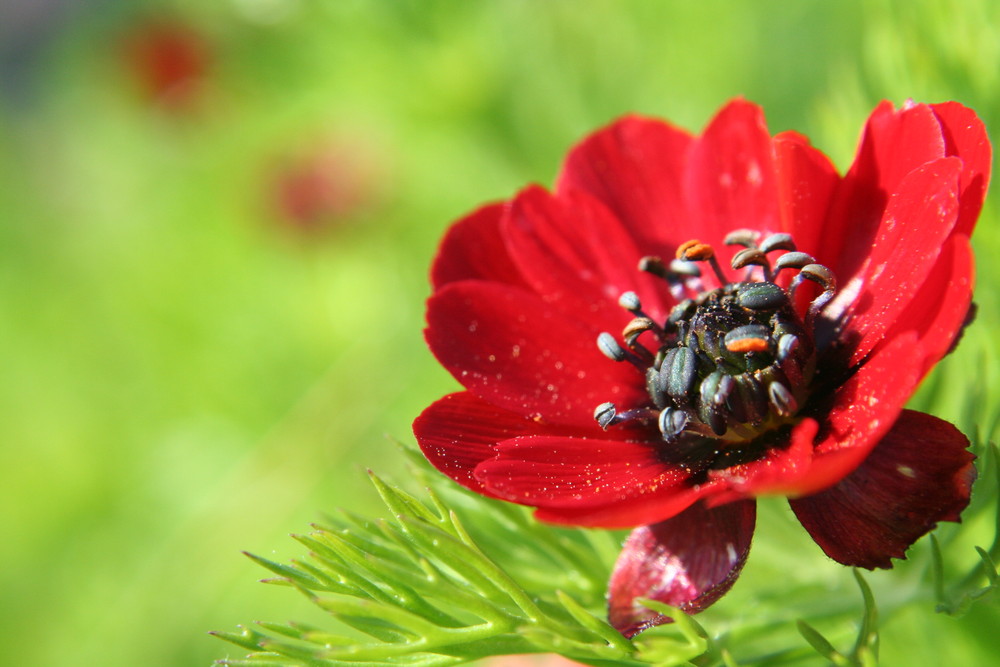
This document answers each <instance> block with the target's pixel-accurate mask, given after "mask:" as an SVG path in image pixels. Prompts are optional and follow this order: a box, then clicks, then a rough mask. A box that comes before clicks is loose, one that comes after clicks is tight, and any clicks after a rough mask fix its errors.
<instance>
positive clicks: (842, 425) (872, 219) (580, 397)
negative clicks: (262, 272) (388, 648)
mask: <svg viewBox="0 0 1000 667" xmlns="http://www.w3.org/2000/svg"><path fill="white" fill-rule="evenodd" d="M990 161H991V149H990V145H989V141H988V139H987V137H986V134H985V131H984V128H983V125H982V123H981V122H980V121H979V119H978V118H977V117H976V115H975V114H974V113H973V112H972V111H970V110H969V109H967V108H965V107H963V106H961V105H959V104H956V103H945V104H935V105H924V104H913V103H907V104H906V105H904V106H903V108H901V109H894V108H893V106H892V105H891V104H890V103H887V102H883V103H882V104H880V105H879V106H878V107H877V108H876V109H875V110H874V111H873V112H872V114H871V116H870V118H869V119H868V122H867V125H866V127H865V130H864V133H863V136H862V139H861V143H860V147H859V149H858V153H857V156H856V158H855V160H854V163H853V164H852V166H851V167H850V169H849V170H848V171H847V173H846V174H845V175H844V176H840V175H839V174H838V173H837V172H836V170H835V169H834V167H833V166H832V164H831V163H830V161H829V160H828V159H827V157H826V156H824V155H823V154H822V153H821V152H819V151H818V150H816V149H815V148H813V147H812V146H811V145H810V144H809V142H808V140H807V139H806V138H805V137H803V136H801V135H799V134H796V133H792V132H784V133H781V134H778V135H777V136H774V137H772V136H771V135H770V134H769V132H768V130H767V127H766V125H765V122H764V117H763V114H762V112H761V110H760V109H759V108H758V107H756V106H754V105H753V104H750V103H748V102H746V101H743V100H735V101H733V102H731V103H729V104H728V105H726V106H725V107H724V108H723V109H722V110H721V111H720V112H719V113H718V114H717V115H716V116H715V118H714V119H713V120H712V121H711V122H710V123H709V124H708V126H707V127H706V128H705V131H704V132H703V134H702V135H701V136H692V135H690V134H688V133H687V132H685V131H683V130H681V129H678V128H676V127H673V126H671V125H669V124H666V123H664V122H662V121H658V120H654V119H648V118H642V117H638V116H630V117H626V118H623V119H621V120H618V121H616V122H614V123H612V124H611V125H610V126H608V127H606V128H604V129H602V130H599V131H598V132H596V133H595V134H593V135H592V136H590V137H589V138H587V139H586V140H584V141H583V142H582V143H581V144H580V145H578V146H577V147H575V148H574V149H573V150H572V151H571V152H570V154H569V156H568V158H567V159H566V161H565V163H564V165H563V168H562V171H561V174H560V176H559V178H558V181H557V184H556V187H555V190H554V192H548V191H546V190H544V189H542V188H540V187H537V186H532V187H528V188H526V189H524V190H522V191H521V192H520V193H518V194H517V195H516V196H515V197H514V198H513V199H511V200H510V201H507V202H502V203H497V204H492V205H488V206H485V207H483V208H481V209H479V210H478V211H475V212H474V213H472V214H471V215H469V216H468V217H466V218H464V219H462V220H460V221H458V222H457V223H456V224H455V225H454V226H453V227H452V228H451V229H450V230H449V232H448V233H447V235H446V236H445V238H444V240H443V242H442V244H441V248H440V251H439V253H438V256H437V259H436V260H435V263H434V266H433V270H432V272H431V278H432V283H433V288H434V293H433V295H432V296H431V297H430V299H429V301H428V306H427V322H428V327H427V329H426V332H425V333H426V338H427V341H428V343H429V345H430V348H431V350H432V351H433V352H434V354H435V355H436V357H437V358H438V360H439V361H440V362H441V363H442V364H443V365H444V366H445V367H446V368H447V369H448V370H449V371H450V372H451V373H452V374H453V375H454V376H455V378H456V379H457V380H458V381H459V382H460V383H461V384H462V385H463V386H464V387H465V389H466V391H463V392H460V393H456V394H451V395H449V396H446V397H444V398H443V399H441V400H439V401H438V402H436V403H434V404H433V405H431V406H430V407H429V408H428V409H427V410H426V411H425V412H424V413H423V414H422V415H421V416H420V417H419V418H418V419H417V420H416V422H415V423H414V431H415V434H416V437H417V439H418V441H419V443H420V446H421V448H422V450H423V452H424V454H425V455H426V456H427V457H428V459H429V460H430V461H431V462H432V463H433V464H434V465H435V466H436V467H437V468H439V469H440V470H441V471H442V472H444V473H446V474H447V475H449V476H451V477H452V478H453V479H454V480H456V481H457V482H459V483H460V484H463V485H464V486H466V487H468V488H470V489H473V490H475V491H477V492H479V493H482V494H484V495H487V496H491V497H495V498H501V499H504V500H508V501H511V502H516V503H521V504H524V505H529V506H532V507H535V508H537V510H536V516H537V517H538V518H539V519H542V520H544V521H549V522H554V523H560V524H569V525H578V526H595V527H606V528H624V527H635V526H638V528H636V529H635V530H634V531H633V532H632V534H631V536H630V537H629V538H628V540H627V542H626V544H625V546H624V549H623V551H622V554H621V556H620V557H619V560H618V563H617V564H616V567H615V571H614V573H613V575H612V578H611V582H610V586H609V617H610V620H611V623H612V624H613V625H614V626H615V627H616V628H618V629H619V630H620V631H621V632H622V633H623V634H625V635H626V636H630V637H631V636H633V635H635V634H636V633H638V632H640V631H642V630H644V629H646V628H648V627H651V626H653V625H658V624H660V623H663V622H666V621H668V620H669V619H667V618H665V617H663V616H662V615H658V614H656V613H654V612H651V611H649V610H648V609H646V608H644V607H642V606H641V605H638V604H637V603H636V602H635V599H636V598H640V597H646V598H652V599H656V600H660V601H663V602H666V603H668V604H671V605H674V606H678V607H680V608H682V609H684V610H686V611H688V612H697V611H700V610H701V609H704V608H705V607H707V606H708V605H710V604H712V603H713V602H714V601H715V600H716V599H718V598H719V597H720V596H721V595H722V594H724V593H725V592H726V591H727V590H729V588H730V587H731V586H732V584H733V582H734V581H735V579H736V577H737V576H738V574H739V571H740V569H741V568H742V566H743V563H744V562H745V560H746V557H747V554H748V551H749V548H750V541H751V538H752V535H753V530H754V524H755V519H756V505H755V501H754V498H755V497H756V496H758V495H762V494H783V495H787V496H789V497H790V499H791V500H790V503H791V507H792V509H793V511H794V512H795V514H796V516H797V517H798V518H799V520H800V521H801V523H802V525H803V526H804V527H805V528H806V530H807V531H809V533H810V535H812V537H813V538H814V539H815V541H816V542H817V543H818V544H819V545H820V547H821V548H822V549H823V550H824V551H825V552H826V553H827V555H829V556H830V557H831V558H833V559H835V560H837V561H839V562H841V563H844V564H847V565H855V566H860V567H865V568H874V567H891V560H890V559H891V558H902V557H903V556H904V552H905V550H906V549H907V548H908V547H909V546H910V545H911V544H912V543H913V542H914V541H915V540H916V539H917V538H919V537H920V536H922V535H923V534H925V533H926V532H927V531H929V530H930V529H931V528H933V526H934V525H935V524H936V523H937V522H938V521H944V520H948V521H957V520H958V518H959V513H960V512H961V511H962V509H964V508H965V506H966V505H967V504H968V500H969V492H970V487H971V484H972V481H973V479H974V477H975V469H974V468H973V465H972V459H973V457H972V455H971V454H970V453H969V452H967V451H966V448H967V446H968V444H969V443H968V440H967V439H966V438H965V436H963V435H962V434H961V433H960V432H959V431H958V430H957V429H956V428H955V427H954V426H952V425H951V424H949V423H947V422H944V421H942V420H940V419H937V418H935V417H932V416H930V415H926V414H922V413H919V412H914V411H910V410H905V409H904V408H903V406H904V404H905V403H906V401H907V399H908V398H909V397H910V396H911V394H912V393H913V391H914V390H915V388H916V386H917V384H918V383H919V382H920V380H921V379H922V378H923V377H924V375H926V373H927V372H928V371H929V370H930V369H931V368H932V367H933V365H934V364H935V363H936V362H937V361H938V360H939V359H941V357H942V356H944V355H945V354H946V353H947V352H948V351H949V349H950V348H951V347H952V345H953V343H954V342H955V341H956V338H957V336H958V335H959V333H960V330H961V329H962V326H963V323H964V322H965V321H966V318H967V315H968V314H969V311H970V304H971V296H972V284H973V259H972V253H971V251H970V247H969V234H970V233H971V232H972V229H973V226H974V225H975V222H976V218H977V217H978V214H979V211H980V208H981V206H982V202H983V198H984V195H985V192H986V189H987V184H988V181H989V173H990ZM692 239H698V240H692ZM723 253H725V255H726V259H729V260H730V261H729V262H728V263H727V262H720V259H721V258H722V257H721V255H722V254H723ZM675 254H676V259H669V258H668V259H662V258H663V257H669V256H673V255H675ZM637 267H638V268H637ZM613 331H621V332H622V333H621V335H620V337H616V336H614V335H612V334H611V333H608V332H613ZM595 341H596V344H595ZM615 361H619V362H621V363H615ZM595 408H596V410H595Z"/></svg>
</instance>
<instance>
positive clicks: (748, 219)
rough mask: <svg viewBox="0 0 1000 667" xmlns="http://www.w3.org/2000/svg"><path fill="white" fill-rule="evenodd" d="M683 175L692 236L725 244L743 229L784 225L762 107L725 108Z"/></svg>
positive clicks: (735, 104) (697, 146)
mask: <svg viewBox="0 0 1000 667" xmlns="http://www.w3.org/2000/svg"><path fill="white" fill-rule="evenodd" d="M685 176H686V179H687V188H688V193H689V194H690V202H691V211H692V213H691V215H692V218H691V220H690V221H688V225H687V229H689V230H690V232H689V235H690V236H691V237H696V238H699V239H701V240H702V241H705V242H706V243H712V244H716V245H718V246H721V245H722V239H723V237H725V235H726V233H727V232H730V231H732V230H734V229H739V228H741V227H749V228H751V229H757V230H760V231H778V230H780V229H781V219H780V218H781V214H780V212H779V210H778V184H777V177H776V175H775V165H774V153H773V146H772V143H771V135H770V134H769V133H768V131H767V124H766V123H765V122H764V113H763V112H762V111H761V109H760V107H758V106H756V105H754V104H751V103H749V102H747V101H745V100H734V101H733V102H730V103H729V104H728V105H726V106H725V107H723V109H722V110H721V111H719V113H718V114H717V115H716V116H715V118H713V119H712V121H711V122H710V123H709V124H708V127H706V128H705V133H704V134H703V135H702V137H701V138H700V139H699V140H698V142H697V143H696V144H695V147H694V149H693V150H692V151H691V159H690V162H689V168H688V171H687V173H686V174H685ZM734 277H735V276H734Z"/></svg>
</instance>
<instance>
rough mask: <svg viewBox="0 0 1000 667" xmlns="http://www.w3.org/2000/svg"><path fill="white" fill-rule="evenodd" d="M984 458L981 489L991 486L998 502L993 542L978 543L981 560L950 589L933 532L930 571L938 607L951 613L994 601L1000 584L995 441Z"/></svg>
mask: <svg viewBox="0 0 1000 667" xmlns="http://www.w3.org/2000/svg"><path fill="white" fill-rule="evenodd" d="M984 458H985V460H984V461H983V462H982V463H981V464H980V469H981V470H983V471H984V473H985V474H984V477H985V479H980V480H979V487H978V490H979V491H984V489H983V487H984V486H988V487H989V489H990V490H991V491H992V493H991V494H990V495H991V496H992V498H994V499H995V502H996V504H997V508H996V514H995V516H994V519H993V521H994V537H993V543H992V544H991V545H990V547H989V549H984V548H982V547H981V546H978V545H977V546H976V547H975V549H976V553H977V554H978V556H979V562H978V563H976V564H975V565H974V566H973V568H972V569H971V570H970V571H969V572H968V573H967V574H966V575H965V577H964V578H963V579H962V580H961V581H960V582H958V583H957V584H955V585H954V586H952V587H951V589H950V590H949V589H948V587H947V584H946V582H945V580H944V556H943V555H942V553H941V545H940V543H939V542H938V539H937V538H936V537H935V536H934V535H933V534H932V535H931V548H932V558H933V562H932V570H931V571H932V574H933V583H934V593H935V597H936V599H937V607H936V610H937V611H939V612H941V613H945V614H948V615H949V616H964V615H965V614H966V613H967V612H968V611H969V608H970V607H971V606H972V605H973V604H974V603H976V602H980V601H991V600H992V601H994V602H995V600H996V598H995V597H994V593H995V592H996V590H997V587H998V586H1000V574H998V573H997V567H996V560H997V558H998V557H1000V494H998V493H997V487H1000V449H998V448H997V446H996V445H995V444H990V446H989V448H987V449H986V456H985V457H984ZM975 509H976V508H973V510H975ZM969 514H970V515H974V514H975V512H974V511H971V512H969ZM983 579H985V580H986V582H985V585H983V584H982V583H981V582H982V580H983Z"/></svg>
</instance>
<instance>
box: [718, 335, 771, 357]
mask: <svg viewBox="0 0 1000 667" xmlns="http://www.w3.org/2000/svg"><path fill="white" fill-rule="evenodd" d="M767 347H768V342H767V340H766V339H764V338H741V339H740V340H734V341H731V342H729V343H726V349H727V350H729V351H730V352H736V353H738V354H746V353H747V352H766V351H767Z"/></svg>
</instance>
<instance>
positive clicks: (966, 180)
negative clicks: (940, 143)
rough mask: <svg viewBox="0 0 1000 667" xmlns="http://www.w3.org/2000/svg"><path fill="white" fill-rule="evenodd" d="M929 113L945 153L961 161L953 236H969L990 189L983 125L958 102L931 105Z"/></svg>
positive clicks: (990, 157) (987, 143)
mask: <svg viewBox="0 0 1000 667" xmlns="http://www.w3.org/2000/svg"><path fill="white" fill-rule="evenodd" d="M931 109H933V110H934V115H935V116H937V118H938V121H940V123H941V132H942V134H943V135H944V141H945V153H946V154H947V155H957V156H958V157H960V158H962V165H963V168H962V195H961V198H962V206H961V209H960V212H959V214H958V224H957V225H955V230H956V232H958V233H960V234H966V235H969V234H971V233H972V228H973V227H974V226H975V224H976V219H977V218H978V217H979V211H980V209H982V207H983V199H984V198H985V197H986V190H987V188H988V187H989V185H990V167H991V165H992V163H993V149H992V148H991V147H990V139H989V137H988V136H987V134H986V128H985V127H984V126H983V122H982V121H981V120H979V118H978V117H977V116H976V113H975V112H974V111H973V110H972V109H969V108H966V107H964V106H962V105H961V104H959V103H958V102H945V103H944V104H932V105H931Z"/></svg>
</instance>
